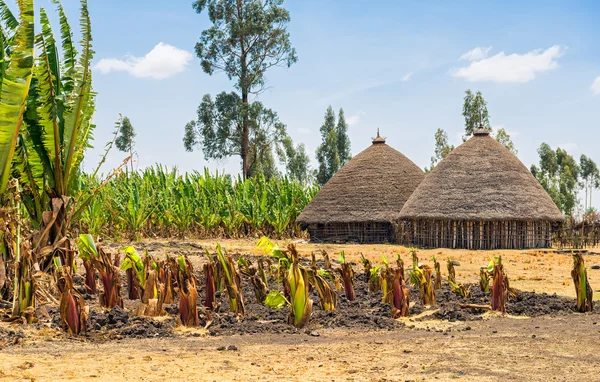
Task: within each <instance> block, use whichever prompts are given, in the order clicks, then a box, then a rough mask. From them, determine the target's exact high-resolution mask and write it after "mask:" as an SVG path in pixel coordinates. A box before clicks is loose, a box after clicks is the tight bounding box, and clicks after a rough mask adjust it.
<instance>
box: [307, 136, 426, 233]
mask: <svg viewBox="0 0 600 382" xmlns="http://www.w3.org/2000/svg"><path fill="white" fill-rule="evenodd" d="M424 177H425V174H424V173H423V170H421V169H420V168H419V167H418V166H417V165H416V164H414V163H413V162H412V161H411V160H410V159H408V158H407V157H405V156H404V155H403V154H402V153H400V152H399V151H396V150H394V149H393V148H391V147H390V146H388V145H387V144H386V143H385V139H384V138H382V137H380V136H379V134H378V136H377V138H375V139H374V140H373V144H372V145H371V146H370V147H368V148H367V149H366V150H364V151H363V152H361V153H360V154H358V155H357V156H355V157H354V158H352V160H350V161H349V162H348V163H346V165H344V167H342V168H341V169H340V170H339V171H338V172H337V173H336V174H335V175H334V176H333V177H332V178H331V179H330V180H329V182H327V184H325V186H323V187H322V188H321V190H320V191H319V192H318V193H317V195H315V197H314V198H313V199H312V201H311V202H310V203H308V205H307V206H306V207H305V208H304V210H303V211H302V213H301V214H300V216H298V218H297V219H296V221H297V222H298V223H300V224H311V223H324V224H325V223H350V222H389V221H393V220H396V219H398V216H399V214H400V210H401V209H402V206H403V205H404V203H405V202H406V200H407V199H408V197H409V196H410V195H411V194H412V193H413V191H414V190H415V188H417V186H418V185H419V183H420V182H421V181H422V180H423V178H424Z"/></svg>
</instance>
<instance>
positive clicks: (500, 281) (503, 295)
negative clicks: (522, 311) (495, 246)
mask: <svg viewBox="0 0 600 382" xmlns="http://www.w3.org/2000/svg"><path fill="white" fill-rule="evenodd" d="M490 268H491V272H492V279H493V284H492V310H495V311H499V312H502V313H506V300H508V278H507V277H506V275H505V274H504V266H503V265H502V258H501V257H500V256H498V257H497V258H496V259H493V260H492V261H491V262H490Z"/></svg>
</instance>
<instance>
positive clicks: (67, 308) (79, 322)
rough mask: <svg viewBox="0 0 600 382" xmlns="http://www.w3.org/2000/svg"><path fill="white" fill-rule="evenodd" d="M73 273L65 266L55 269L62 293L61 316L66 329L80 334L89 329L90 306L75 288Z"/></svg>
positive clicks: (59, 290) (59, 289)
mask: <svg viewBox="0 0 600 382" xmlns="http://www.w3.org/2000/svg"><path fill="white" fill-rule="evenodd" d="M71 273H72V272H71V270H70V269H67V267H65V266H62V267H58V268H57V269H56V270H55V274H56V285H57V287H58V293H59V295H60V318H61V321H62V326H63V329H64V330H65V331H67V332H69V333H71V334H80V333H84V332H86V331H87V319H88V316H89V307H88V306H87V305H86V304H85V300H84V299H83V296H82V295H81V294H80V293H79V292H77V291H76V290H75V289H74V288H73V279H72V278H71Z"/></svg>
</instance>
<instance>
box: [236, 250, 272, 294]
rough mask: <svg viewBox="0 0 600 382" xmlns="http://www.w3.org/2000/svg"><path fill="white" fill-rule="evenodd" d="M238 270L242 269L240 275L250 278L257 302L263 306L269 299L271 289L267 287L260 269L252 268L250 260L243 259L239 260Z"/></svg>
mask: <svg viewBox="0 0 600 382" xmlns="http://www.w3.org/2000/svg"><path fill="white" fill-rule="evenodd" d="M237 263H238V268H239V269H240V273H241V274H243V275H244V276H246V277H248V280H249V281H250V284H252V288H253V289H254V296H255V297H256V301H257V302H258V303H259V304H262V303H263V302H264V301H265V298H267V294H268V293H269V289H268V288H267V285H266V284H265V283H264V281H263V279H262V277H261V275H260V272H259V270H258V268H256V267H254V266H252V263H251V262H250V261H249V260H246V259H245V258H243V257H240V258H238V261H237Z"/></svg>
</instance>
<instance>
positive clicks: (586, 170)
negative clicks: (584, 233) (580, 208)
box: [579, 154, 600, 213]
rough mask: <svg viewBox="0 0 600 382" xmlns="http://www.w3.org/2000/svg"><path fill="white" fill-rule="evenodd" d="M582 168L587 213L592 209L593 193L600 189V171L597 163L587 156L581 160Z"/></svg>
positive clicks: (582, 183)
mask: <svg viewBox="0 0 600 382" xmlns="http://www.w3.org/2000/svg"><path fill="white" fill-rule="evenodd" d="M579 167H580V168H581V186H582V187H583V188H584V189H585V202H584V210H585V212H586V213H587V212H588V210H589V209H591V208H592V193H593V191H594V190H595V189H597V188H599V187H600V171H599V170H598V166H597V165H596V162H594V161H593V160H592V159H591V158H588V157H587V156H585V155H583V154H582V155H581V157H580V158H579Z"/></svg>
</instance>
